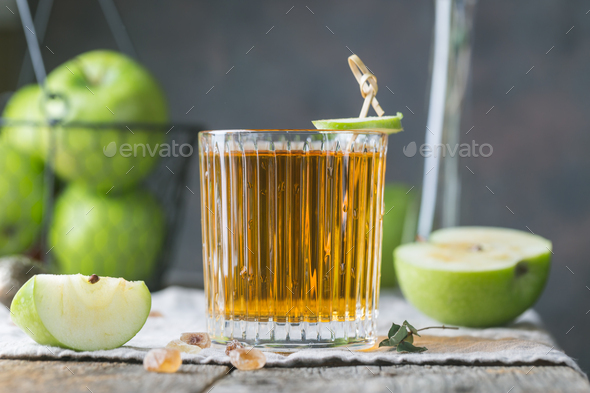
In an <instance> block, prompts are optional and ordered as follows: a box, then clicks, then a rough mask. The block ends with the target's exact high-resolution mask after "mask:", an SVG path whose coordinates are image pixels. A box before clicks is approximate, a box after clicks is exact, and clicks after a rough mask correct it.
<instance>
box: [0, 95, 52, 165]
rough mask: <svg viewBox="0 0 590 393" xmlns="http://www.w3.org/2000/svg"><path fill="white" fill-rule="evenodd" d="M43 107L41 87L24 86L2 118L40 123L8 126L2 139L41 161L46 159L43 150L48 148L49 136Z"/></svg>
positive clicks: (14, 96)
mask: <svg viewBox="0 0 590 393" xmlns="http://www.w3.org/2000/svg"><path fill="white" fill-rule="evenodd" d="M42 105H43V100H42V92H41V88H40V87H39V85H37V84H32V85H27V86H23V87H22V88H20V89H19V90H18V91H17V92H15V93H14V94H13V95H12V96H11V97H10V100H8V102H7V103H6V107H5V108H4V112H3V113H2V117H3V118H4V119H5V120H13V121H23V122H31V123H38V125H34V124H20V125H7V126H4V127H2V130H1V133H2V135H1V139H2V140H3V141H4V143H6V144H7V145H10V146H11V147H13V148H15V149H17V150H19V151H21V152H23V153H25V154H29V155H32V156H34V157H37V158H39V159H41V158H43V157H44V150H43V149H44V148H45V147H46V146H47V136H48V134H47V132H48V128H47V127H46V126H45V116H44V115H43V113H42V109H41V106H42Z"/></svg>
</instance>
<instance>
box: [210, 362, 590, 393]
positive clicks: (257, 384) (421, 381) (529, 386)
mask: <svg viewBox="0 0 590 393" xmlns="http://www.w3.org/2000/svg"><path fill="white" fill-rule="evenodd" d="M212 387H214V390H213V392H214V393H224V392H231V393H245V392H260V391H268V392H274V391H281V392H294V393H301V392H306V393H308V392H309V393H312V392H317V393H327V392H337V393H347V392H351V393H352V392H354V393H357V392H362V393H369V392H383V393H394V392H494V393H498V392H500V393H503V392H508V391H509V392H510V393H518V392H535V393H536V392H552V391H555V392H563V391H567V392H590V385H589V384H588V380H587V379H586V378H584V377H583V376H582V375H581V374H579V373H578V372H576V371H574V370H572V369H571V368H569V367H562V366H537V367H534V368H532V370H531V367H530V366H523V367H470V366H416V365H403V366H382V367H379V366H351V367H321V368H320V367H318V368H291V369H287V368H268V369H262V370H257V371H254V372H252V371H250V372H241V371H235V370H234V371H232V372H231V373H230V374H229V376H227V377H225V378H222V379H219V380H218V381H217V382H215V383H214V384H213V385H212Z"/></svg>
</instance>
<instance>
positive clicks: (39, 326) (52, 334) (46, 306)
mask: <svg viewBox="0 0 590 393" xmlns="http://www.w3.org/2000/svg"><path fill="white" fill-rule="evenodd" d="M92 281H93V280H89V277H88V276H83V275H81V274H75V275H52V274H39V275H36V276H33V277H32V278H31V279H30V280H29V281H27V283H26V284H25V285H24V286H23V287H22V288H21V289H20V290H19V291H18V293H17V294H16V296H15V297H14V300H13V301H12V305H11V307H10V310H11V318H12V321H13V322H14V323H15V324H16V325H17V326H19V327H20V328H21V329H22V330H23V331H24V332H25V333H27V334H28V335H29V336H30V337H31V338H32V339H33V340H35V341H36V342H37V343H39V344H42V345H52V346H59V347H63V348H70V349H74V350H77V351H94V350H101V349H112V348H117V347H120V346H121V345H123V344H125V343H126V342H127V341H129V340H130V339H131V338H133V337H134V336H135V335H136V334H137V332H139V330H141V328H142V327H143V325H144V324H145V321H146V320H147V318H148V315H149V312H150V308H151V295H150V291H149V290H148V288H147V286H146V285H145V284H144V282H143V281H126V280H124V279H122V278H111V277H100V279H99V280H98V281H97V282H95V283H92Z"/></svg>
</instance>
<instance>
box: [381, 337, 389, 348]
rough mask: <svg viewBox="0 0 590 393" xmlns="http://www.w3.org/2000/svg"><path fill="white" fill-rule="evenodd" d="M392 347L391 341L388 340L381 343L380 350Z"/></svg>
mask: <svg viewBox="0 0 590 393" xmlns="http://www.w3.org/2000/svg"><path fill="white" fill-rule="evenodd" d="M391 346H392V345H391V343H390V341H389V339H388V338H386V339H385V340H383V341H381V342H380V343H379V348H381V347H391Z"/></svg>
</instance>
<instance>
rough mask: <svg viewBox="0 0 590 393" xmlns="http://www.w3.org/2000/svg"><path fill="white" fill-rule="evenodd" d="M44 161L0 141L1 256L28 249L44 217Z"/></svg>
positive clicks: (36, 235) (37, 233) (35, 237)
mask: <svg viewBox="0 0 590 393" xmlns="http://www.w3.org/2000/svg"><path fill="white" fill-rule="evenodd" d="M43 172H44V167H43V162H42V161H41V160H40V159H38V158H35V157H33V156H30V155H27V154H23V153H21V152H19V151H17V150H15V149H13V148H12V147H10V146H7V144H6V143H4V141H2V142H0V256H2V255H10V254H18V253H21V252H24V251H26V250H28V249H29V248H30V247H31V246H32V245H33V243H34V242H35V240H36V239H37V237H38V235H39V232H40V230H41V222H42V218H43V194H44V183H43Z"/></svg>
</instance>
